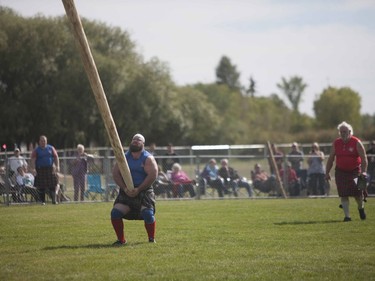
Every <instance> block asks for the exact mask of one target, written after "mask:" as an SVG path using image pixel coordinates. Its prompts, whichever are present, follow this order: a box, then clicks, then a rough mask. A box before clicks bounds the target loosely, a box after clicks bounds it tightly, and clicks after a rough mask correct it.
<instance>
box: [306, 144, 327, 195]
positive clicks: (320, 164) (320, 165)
mask: <svg viewBox="0 0 375 281" xmlns="http://www.w3.org/2000/svg"><path fill="white" fill-rule="evenodd" d="M307 163H308V164H309V168H308V169H307V175H308V177H309V195H324V194H325V193H326V191H325V185H326V181H325V168H324V153H323V151H321V150H320V148H319V144H318V143H317V142H314V143H313V144H312V146H311V151H310V154H309V158H308V159H307Z"/></svg>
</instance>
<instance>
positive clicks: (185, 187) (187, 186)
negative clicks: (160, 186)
mask: <svg viewBox="0 0 375 281" xmlns="http://www.w3.org/2000/svg"><path fill="white" fill-rule="evenodd" d="M171 181H172V183H173V197H181V198H182V197H184V194H185V192H186V191H188V192H189V194H190V197H191V198H194V197H195V190H194V185H195V181H193V180H191V179H190V178H189V176H188V175H187V174H186V173H185V172H184V171H182V168H181V165H180V164H178V163H174V164H173V166H172V173H171Z"/></svg>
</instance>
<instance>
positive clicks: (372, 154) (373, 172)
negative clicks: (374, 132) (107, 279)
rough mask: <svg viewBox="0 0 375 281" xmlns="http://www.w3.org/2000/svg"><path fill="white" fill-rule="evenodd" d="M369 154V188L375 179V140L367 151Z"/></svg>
mask: <svg viewBox="0 0 375 281" xmlns="http://www.w3.org/2000/svg"><path fill="white" fill-rule="evenodd" d="M366 155H367V162H368V166H367V176H368V185H369V189H370V188H371V181H372V180H375V140H372V141H371V142H370V148H369V149H368V150H367V151H366Z"/></svg>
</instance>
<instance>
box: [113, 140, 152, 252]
mask: <svg viewBox="0 0 375 281" xmlns="http://www.w3.org/2000/svg"><path fill="white" fill-rule="evenodd" d="M144 145H145V138H144V137H143V136H142V135H141V134H136V135H134V136H133V138H132V141H131V143H130V146H129V150H128V151H127V152H126V153H125V157H126V160H127V162H128V165H129V169H130V173H131V176H132V179H133V183H134V189H132V190H129V189H128V188H127V187H126V184H125V182H124V180H123V178H122V176H121V173H120V170H119V167H118V165H117V164H115V166H114V167H113V179H114V181H115V182H116V184H117V185H118V186H119V187H120V193H119V195H118V196H117V198H116V200H115V202H114V205H113V208H112V211H111V222H112V226H113V229H114V231H115V233H116V236H117V241H116V242H115V243H114V244H113V245H114V246H122V245H125V244H126V239H125V234H124V223H123V219H128V220H144V223H145V228H146V231H147V234H148V241H149V242H155V229H156V220H155V194H154V190H153V187H152V184H153V182H154V181H155V179H156V177H157V175H158V166H157V163H156V161H155V158H154V157H153V156H152V155H151V153H149V152H148V151H146V150H145V149H144Z"/></svg>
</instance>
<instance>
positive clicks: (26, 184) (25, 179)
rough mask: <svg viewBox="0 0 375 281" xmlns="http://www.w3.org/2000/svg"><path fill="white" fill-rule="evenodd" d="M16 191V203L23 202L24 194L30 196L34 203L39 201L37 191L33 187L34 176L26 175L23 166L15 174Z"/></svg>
mask: <svg viewBox="0 0 375 281" xmlns="http://www.w3.org/2000/svg"><path fill="white" fill-rule="evenodd" d="M15 176H16V185H17V188H16V189H17V190H18V199H17V201H21V202H22V201H25V198H24V194H31V196H32V197H33V198H34V199H35V201H39V196H38V190H37V189H36V187H34V176H33V175H32V174H31V173H28V172H27V170H26V167H25V166H19V167H18V168H17V170H16V173H15Z"/></svg>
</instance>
